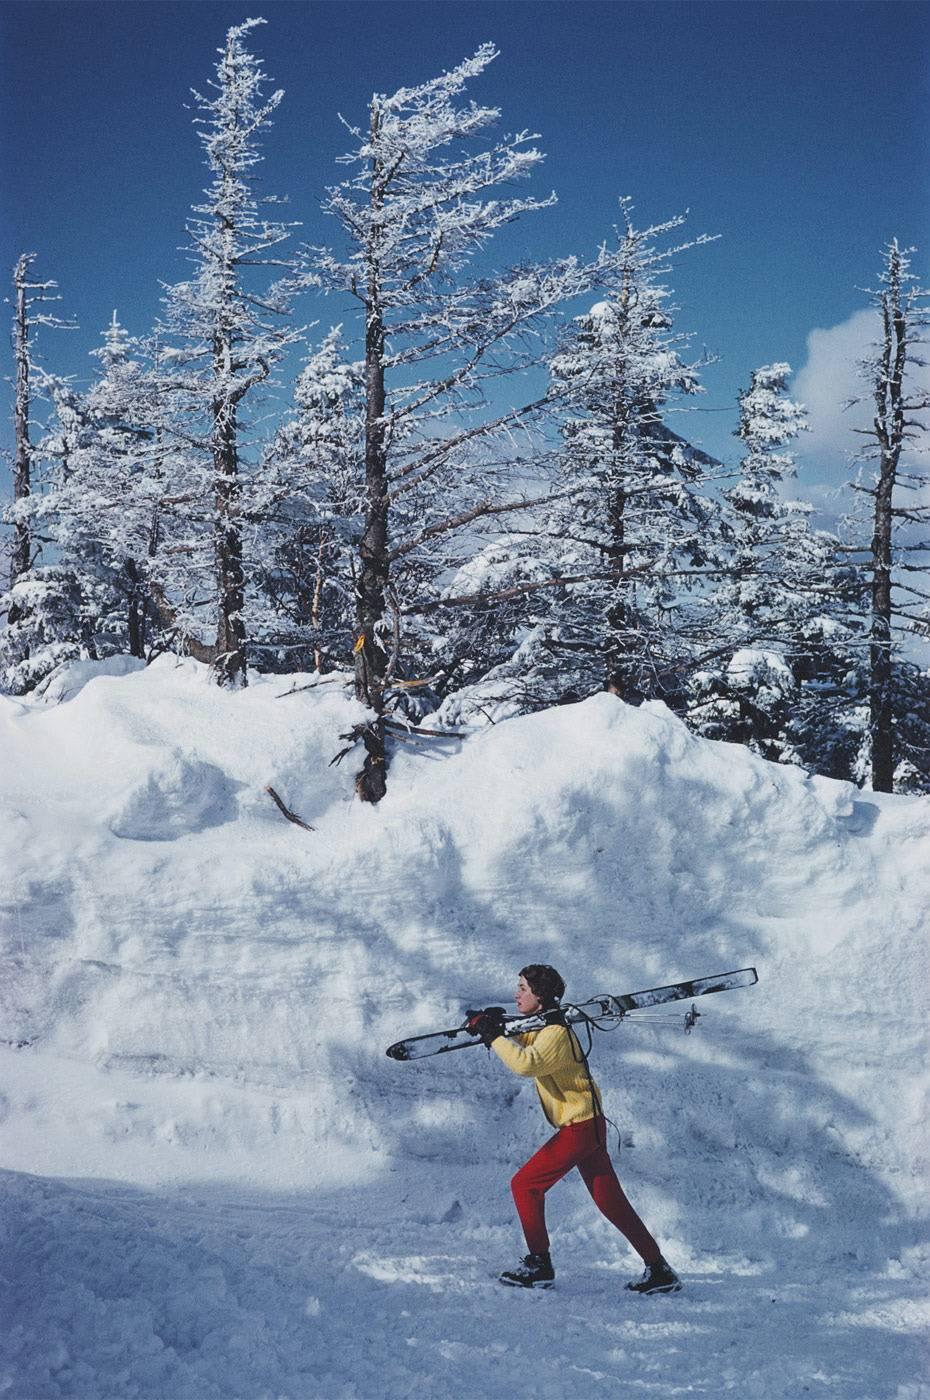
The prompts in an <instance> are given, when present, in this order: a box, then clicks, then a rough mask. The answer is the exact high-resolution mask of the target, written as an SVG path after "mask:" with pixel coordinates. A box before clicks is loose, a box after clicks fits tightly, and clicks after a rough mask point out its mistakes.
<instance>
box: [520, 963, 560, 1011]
mask: <svg viewBox="0 0 930 1400" xmlns="http://www.w3.org/2000/svg"><path fill="white" fill-rule="evenodd" d="M520 976H521V977H525V978H526V981H527V985H528V986H529V989H530V991H531V992H532V993H533V995H534V996H537V997H539V1000H540V1001H541V1002H542V1004H543V1006H545V1007H550V1006H555V1004H556V1002H558V1001H561V999H562V997H563V996H564V995H565V983H564V982H563V981H562V978H561V977H560V976H559V974H558V973H557V972H556V970H555V968H554V967H550V966H549V964H548V963H530V964H529V965H528V966H527V967H521V968H520Z"/></svg>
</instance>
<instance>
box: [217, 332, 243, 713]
mask: <svg viewBox="0 0 930 1400" xmlns="http://www.w3.org/2000/svg"><path fill="white" fill-rule="evenodd" d="M213 348H214V373H215V374H216V377H217V379H225V378H226V377H228V374H229V365H230V361H231V358H232V356H231V354H230V347H229V345H228V343H227V341H226V339H225V338H224V337H223V336H222V335H219V336H217V337H216V340H215V341H214V347H213ZM212 412H213V435H212V436H213V473H214V550H215V558H216V587H217V608H218V617H217V630H216V655H215V660H214V662H213V672H214V675H215V676H216V680H217V683H218V684H219V685H233V686H234V685H240V686H244V685H245V684H246V683H247V674H246V651H245V620H244V616H243V610H244V607H245V575H244V572H243V567H242V529H241V526H240V523H239V493H240V484H239V454H238V443H237V423H236V405H235V403H234V402H233V401H231V399H230V396H229V394H228V393H222V394H220V395H218V396H217V398H216V399H214V401H213V405H212Z"/></svg>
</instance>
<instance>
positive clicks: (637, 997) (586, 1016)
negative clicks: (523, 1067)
mask: <svg viewBox="0 0 930 1400" xmlns="http://www.w3.org/2000/svg"><path fill="white" fill-rule="evenodd" d="M758 980H759V974H758V973H757V972H756V969H755V968H754V967H741V968H738V969H737V970H736V971H735V972H718V973H717V974H716V975H715V976H713V977H695V978H693V979H692V980H691V981H689V982H671V983H669V985H668V986H667V987H647V988H646V990H645V991H642V992H625V993H624V994H623V995H622V996H596V997H591V998H590V999H589V1000H588V1001H585V1002H580V1003H574V1002H573V1003H570V1004H569V1003H567V1004H566V1005H565V1006H564V1007H563V1008H562V1009H561V1010H560V1011H557V1012H554V1013H553V1012H548V1013H546V1014H545V1015H538V1016H507V1017H506V1018H505V1020H504V1034H505V1035H507V1036H516V1035H525V1034H526V1033H527V1032H528V1031H538V1030H542V1028H543V1027H544V1026H547V1025H550V1024H552V1022H553V1020H554V1019H558V1020H559V1021H560V1022H561V1021H562V1020H564V1021H565V1022H567V1023H568V1025H576V1024H578V1023H579V1022H584V1023H586V1024H587V1025H593V1026H595V1027H604V1028H605V1029H606V1027H607V1026H610V1025H616V1024H617V1023H618V1022H619V1021H622V1020H623V1018H624V1017H625V1016H627V1015H629V1014H630V1012H633V1011H642V1010H645V1009H646V1008H647V1007H651V1006H664V1005H665V1004H666V1003H667V1002H670V1001H687V1000H691V999H693V998H694V997H706V996H709V995H710V994H711V992H729V991H733V990H734V989H735V988H737V987H753V986H755V984H756V983H757V982H758ZM471 1014H472V1013H471V1012H469V1013H468V1015H469V1016H470V1015H471ZM698 1015H699V1013H698V1012H696V1011H694V1010H692V1011H691V1012H689V1013H688V1015H687V1016H686V1017H685V1029H686V1030H687V1029H690V1028H691V1026H693V1025H694V1022H695V1021H696V1019H697V1017H698ZM481 1044H482V1042H481V1040H480V1039H479V1038H478V1037H477V1036H474V1035H472V1034H471V1032H470V1031H469V1030H468V1027H467V1024H466V1025H462V1026H455V1027H453V1028H452V1029H451V1030H448V1031H432V1032H430V1033H429V1034H428V1035H412V1036H409V1037H408V1038H407V1039H406V1040H397V1041H395V1042H394V1044H393V1045H389V1046H388V1048H387V1050H386V1051H385V1054H387V1055H388V1056H389V1057H390V1058H391V1059H392V1060H420V1059H425V1058H426V1056H428V1055H445V1054H448V1052H449V1051H450V1050H468V1049H470V1048H471V1046H473V1045H481Z"/></svg>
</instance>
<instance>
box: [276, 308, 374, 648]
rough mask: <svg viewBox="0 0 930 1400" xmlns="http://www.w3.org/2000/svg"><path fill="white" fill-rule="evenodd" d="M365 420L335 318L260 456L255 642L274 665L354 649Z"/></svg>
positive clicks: (357, 371) (354, 370)
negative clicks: (289, 407) (355, 566)
mask: <svg viewBox="0 0 930 1400" xmlns="http://www.w3.org/2000/svg"><path fill="white" fill-rule="evenodd" d="M364 426H365V386H364V379H363V375H362V366H361V365H359V364H353V363H350V362H349V361H348V360H347V359H346V356H345V344H344V341H343V338H342V328H341V326H338V327H335V328H334V329H333V330H331V331H330V332H329V333H328V335H326V337H325V338H324V339H323V341H322V343H321V344H320V345H319V346H318V347H317V348H316V349H315V350H313V351H311V352H310V354H308V356H307V358H306V361H305V363H304V366H303V369H302V370H301V372H300V374H299V375H298V377H297V382H296V385H295V388H294V404H293V408H292V410H291V411H290V413H289V414H288V416H287V417H286V418H285V421H284V422H283V423H282V425H281V427H280V428H279V429H278V431H277V432H276V433H275V435H274V437H273V439H272V441H271V443H270V444H269V447H268V450H267V452H266V453H265V458H264V461H263V464H262V471H261V476H260V483H261V484H260V497H259V499H258V500H257V501H256V504H257V505H258V507H259V509H258V510H257V512H256V529H255V532H254V536H253V540H252V543H253V547H254V550H255V553H256V558H257V560H258V563H257V565H256V569H255V586H256V593H257V595H258V598H257V600H256V602H255V604H254V609H253V611H254V616H255V623H254V637H255V643H254V645H255V650H256V652H257V654H258V655H259V656H260V657H265V658H267V665H268V666H269V668H270V669H274V670H302V669H307V668H309V667H313V668H315V669H317V670H323V669H330V668H332V667H333V666H336V665H339V664H341V665H347V662H348V658H349V657H350V656H351V652H352V642H353V639H354V626H355V596H354V589H353V575H352V566H353V561H354V554H355V551H356V550H357V548H358V543H359V540H360V538H361V533H362V517H361V509H362V478H361V474H360V471H359V466H360V463H361V460H362V455H363V450H364Z"/></svg>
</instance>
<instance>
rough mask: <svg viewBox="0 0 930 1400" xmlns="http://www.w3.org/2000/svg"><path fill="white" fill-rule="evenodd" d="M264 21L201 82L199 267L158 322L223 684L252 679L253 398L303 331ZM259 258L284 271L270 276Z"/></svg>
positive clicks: (193, 565) (194, 224)
mask: <svg viewBox="0 0 930 1400" xmlns="http://www.w3.org/2000/svg"><path fill="white" fill-rule="evenodd" d="M264 22H265V21H264V20H261V19H249V20H246V21H245V22H244V23H242V24H239V25H234V26H233V27H232V28H230V29H229V31H228V32H227V35H226V43H225V45H224V47H223V48H222V49H221V50H220V51H219V53H220V59H219V62H218V63H217V65H216V79H215V81H214V82H213V83H212V84H211V86H212V88H213V92H214V94H215V95H214V96H204V95H202V94H201V93H199V92H196V91H195V92H194V99H195V102H196V105H197V110H198V114H199V115H198V116H197V117H196V119H195V120H196V123H197V125H198V127H199V129H200V130H199V134H200V140H201V143H202V145H203V148H204V151H205V154H206V165H207V167H208V169H209V170H210V173H211V176H212V179H211V183H210V185H209V186H208V188H207V189H206V191H205V198H204V202H203V203H201V204H198V205H195V207H194V217H193V218H192V219H191V220H190V222H189V224H188V233H189V235H190V238H191V244H190V252H191V256H192V260H193V262H194V265H195V270H194V275H193V276H192V277H191V279H190V280H189V281H186V282H181V283H178V284H176V285H175V286H173V287H171V288H169V289H168V293H167V297H166V311H165V319H164V326H163V327H162V328H161V333H162V335H163V337H164V339H165V341H166V347H165V354H166V356H167V355H168V354H169V347H171V346H173V347H174V351H175V353H174V355H173V357H172V358H173V363H174V367H175V377H174V378H175V387H176V389H177V390H178V391H179V392H183V393H184V394H186V398H187V403H186V408H185V414H184V421H183V432H184V434H185V435H186V437H187V440H188V442H189V444H191V445H192V446H194V447H196V446H199V447H200V449H201V459H200V462H199V464H198V465H194V464H193V458H192V466H191V472H190V476H189V480H188V482H187V487H188V490H189V492H190V493H191V494H192V495H199V496H200V499H201V501H202V503H203V507H205V508H206V507H209V515H210V519H209V527H210V531H209V535H208V536H206V537H200V538H194V537H193V536H192V537H191V538H190V540H189V542H188V547H189V551H190V552H189V554H188V558H187V564H188V572H189V573H192V572H197V571H198V570H199V572H200V574H201V576H203V575H205V574H208V573H209V576H210V578H211V580H212V593H213V604H214V607H215V610H216V615H217V627H216V634H215V636H216V640H215V643H212V642H211V643H209V645H208V647H205V648H202V650H204V651H207V650H209V651H210V653H211V654H212V656H213V663H214V671H215V675H216V678H217V680H218V682H219V683H220V684H244V683H245V679H246V664H247V637H246V621H245V616H244V609H245V590H246V579H245V574H244V564H243V558H244V550H243V518H244V514H247V513H248V511H249V500H248V492H249V477H250V471H249V469H248V464H247V463H246V461H245V460H244V459H243V449H244V446H245V439H244V434H245V431H246V427H247V424H246V419H245V411H246V399H247V397H248V396H249V395H250V394H251V393H252V391H253V390H255V389H256V387H257V386H258V385H260V384H262V383H263V382H265V381H267V380H268V379H269V376H270V375H271V374H272V372H273V369H274V366H275V365H276V363H277V362H278V361H279V360H280V358H281V356H282V354H283V353H284V351H285V348H286V347H287V345H288V344H289V343H290V342H291V341H292V340H294V339H295V338H296V337H297V336H298V334H299V332H298V331H297V330H295V329H294V328H292V327H290V326H289V325H288V322H287V317H288V315H289V312H290V302H289V292H290V289H291V283H290V282H289V279H288V271H289V269H290V264H289V262H288V261H287V260H286V259H284V258H282V257H281V256H279V254H278V253H277V250H278V249H279V248H280V245H281V244H282V243H283V242H284V241H285V240H286V239H287V238H288V237H289V235H290V231H291V228H292V227H293V225H291V224H286V223H282V222H281V221H279V220H277V219H273V218H270V217H266V216H265V214H264V213H263V212H262V206H263V205H267V204H269V203H271V204H274V203H276V202H277V201H275V200H274V199H273V198H272V197H265V198H264V199H260V198H259V197H258V196H257V195H256V194H255V192H254V190H253V184H254V180H255V170H256V166H257V165H258V164H259V162H260V161H261V159H262V157H261V155H260V153H259V149H258V138H259V135H260V134H261V133H262V132H263V131H264V130H266V129H267V128H268V127H269V126H270V125H271V116H272V114H273V112H274V111H275V110H276V109H277V107H278V105H279V103H280V101H281V99H282V97H283V93H282V92H280V91H277V92H273V93H272V94H271V95H270V96H268V97H267V98H266V96H265V95H264V94H265V89H266V87H267V79H266V77H265V75H264V72H263V69H262V64H261V61H260V59H258V58H257V57H256V56H255V55H254V54H253V53H251V52H250V51H249V50H248V48H247V47H246V44H245V40H246V37H247V35H248V34H249V33H250V31H251V30H252V29H253V28H254V27H255V26H256V25H259V24H263V23H264ZM255 268H277V269H280V270H281V273H280V275H279V276H278V277H277V278H276V280H275V281H274V282H273V283H272V285H270V286H262V285H261V284H260V275H259V274H256V273H255V272H254V271H253V269H255ZM166 601H167V600H166ZM174 601H176V600H172V606H173V604H174ZM198 601H200V600H198ZM182 611H183V609H182Z"/></svg>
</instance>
